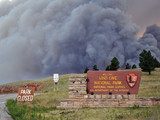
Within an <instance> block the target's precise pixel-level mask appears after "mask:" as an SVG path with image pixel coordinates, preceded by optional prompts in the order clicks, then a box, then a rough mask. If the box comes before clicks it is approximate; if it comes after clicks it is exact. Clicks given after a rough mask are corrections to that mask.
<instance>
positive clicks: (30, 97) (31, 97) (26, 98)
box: [17, 95, 33, 101]
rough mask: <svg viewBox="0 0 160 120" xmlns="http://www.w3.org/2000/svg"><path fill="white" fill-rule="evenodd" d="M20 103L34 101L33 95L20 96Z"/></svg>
mask: <svg viewBox="0 0 160 120" xmlns="http://www.w3.org/2000/svg"><path fill="white" fill-rule="evenodd" d="M17 100H18V101H33V95H25V96H20V95H19V96H18V97H17Z"/></svg>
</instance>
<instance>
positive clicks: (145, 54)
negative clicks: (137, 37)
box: [139, 50, 156, 75]
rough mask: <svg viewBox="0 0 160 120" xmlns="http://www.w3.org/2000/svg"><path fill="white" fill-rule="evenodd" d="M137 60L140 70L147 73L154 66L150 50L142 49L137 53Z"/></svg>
mask: <svg viewBox="0 0 160 120" xmlns="http://www.w3.org/2000/svg"><path fill="white" fill-rule="evenodd" d="M139 61H140V63H139V66H140V67H141V69H142V71H144V72H148V73H149V75H150V74H151V71H153V70H154V69H155V67H156V63H155V58H154V57H153V56H152V55H151V52H150V51H146V50H143V51H142V52H141V53H140V55H139Z"/></svg>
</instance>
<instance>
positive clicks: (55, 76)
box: [53, 74, 59, 84]
mask: <svg viewBox="0 0 160 120" xmlns="http://www.w3.org/2000/svg"><path fill="white" fill-rule="evenodd" d="M53 80H54V83H55V84H57V83H58V81H59V74H53Z"/></svg>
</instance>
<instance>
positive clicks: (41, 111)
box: [7, 69, 160, 120]
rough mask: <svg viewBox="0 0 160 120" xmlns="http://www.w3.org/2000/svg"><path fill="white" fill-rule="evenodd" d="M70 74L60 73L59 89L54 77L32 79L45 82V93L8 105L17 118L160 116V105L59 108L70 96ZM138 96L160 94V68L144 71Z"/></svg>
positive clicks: (148, 119)
mask: <svg viewBox="0 0 160 120" xmlns="http://www.w3.org/2000/svg"><path fill="white" fill-rule="evenodd" d="M70 75H72V74H70ZM70 75H62V76H60V81H59V84H58V90H56V91H54V86H53V80H52V78H47V79H42V80H36V81H30V82H40V83H42V84H43V89H42V90H41V91H40V93H41V94H40V95H38V96H36V97H34V101H33V102H32V103H25V102H22V103H18V102H17V101H16V100H8V102H7V106H8V109H9V111H10V114H11V115H12V117H13V118H14V119H15V120H160V106H156V107H150V108H139V107H138V106H134V107H132V108H83V109H67V110H65V109H56V106H58V105H59V104H60V100H61V99H65V98H68V79H69V76H70ZM18 84H21V83H18ZM14 85H16V83H14ZM136 97H160V69H156V71H154V72H152V75H148V73H143V74H142V80H141V84H140V88H139V94H138V95H136Z"/></svg>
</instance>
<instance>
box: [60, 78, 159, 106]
mask: <svg viewBox="0 0 160 120" xmlns="http://www.w3.org/2000/svg"><path fill="white" fill-rule="evenodd" d="M86 85H87V82H86V76H85V75H84V76H72V77H70V79H69V99H64V100H61V102H60V106H58V108H83V107H93V108H100V107H133V106H139V107H151V106H157V105H160V98H136V97H135V95H105V94H101V95H98V94H94V95H90V94H87V92H86Z"/></svg>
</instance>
